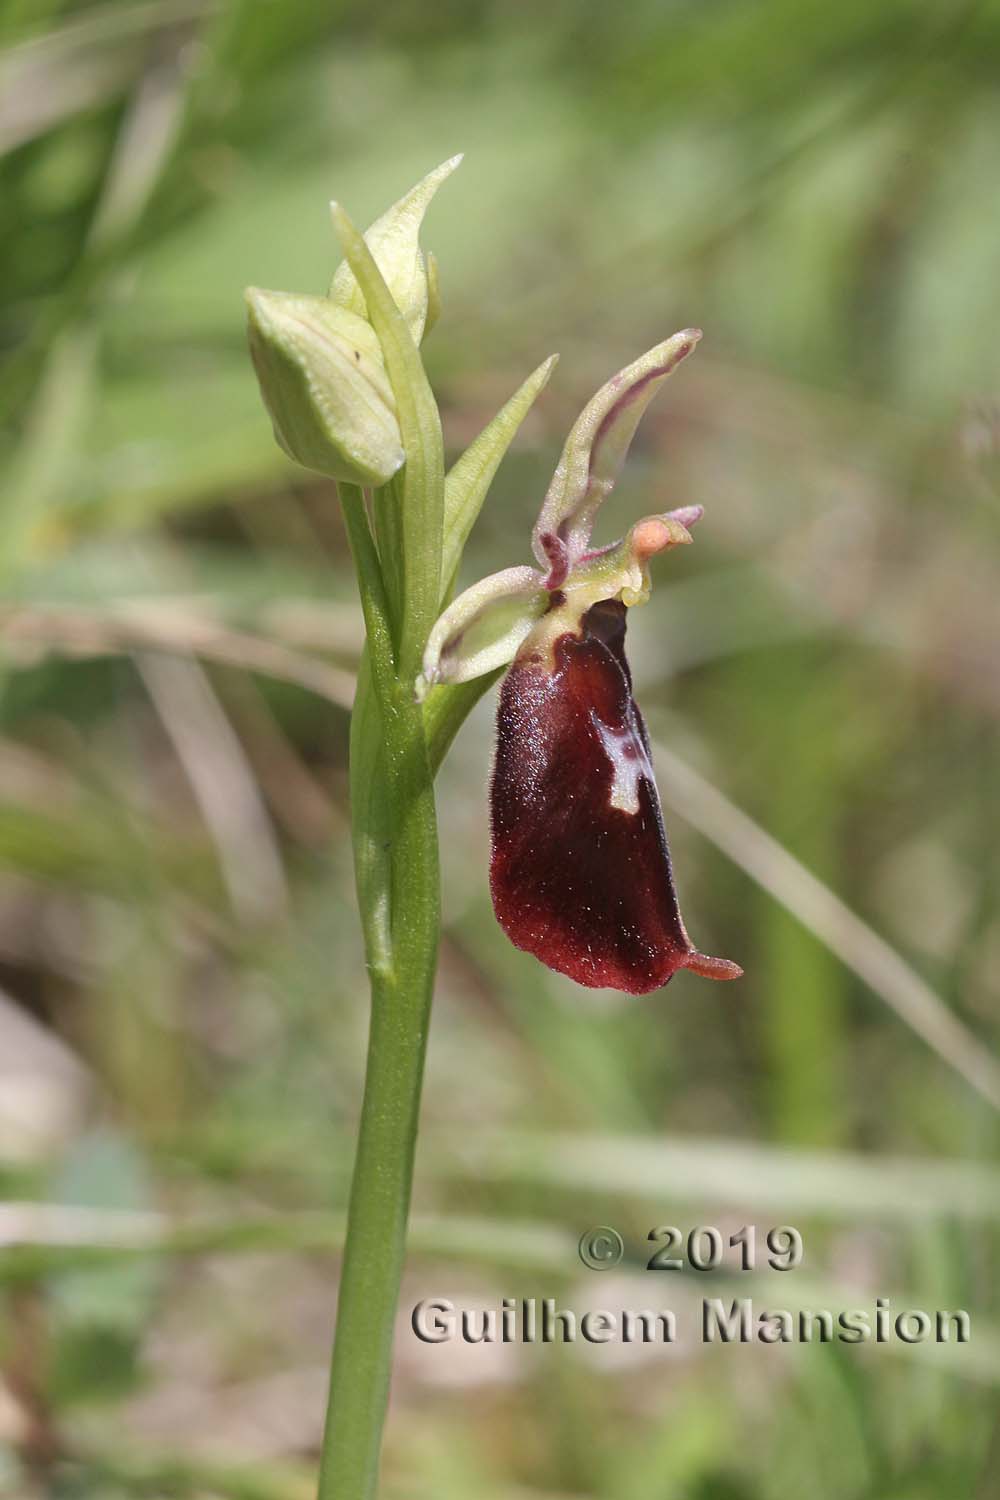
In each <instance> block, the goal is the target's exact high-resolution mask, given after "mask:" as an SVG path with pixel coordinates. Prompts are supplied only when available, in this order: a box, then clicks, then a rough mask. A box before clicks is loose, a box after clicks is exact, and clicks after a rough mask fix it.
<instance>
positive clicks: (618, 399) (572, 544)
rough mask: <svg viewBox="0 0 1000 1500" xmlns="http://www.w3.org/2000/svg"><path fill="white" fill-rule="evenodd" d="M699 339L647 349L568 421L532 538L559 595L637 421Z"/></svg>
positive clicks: (696, 334) (686, 334)
mask: <svg viewBox="0 0 1000 1500" xmlns="http://www.w3.org/2000/svg"><path fill="white" fill-rule="evenodd" d="M700 338H701V330H700V329H698V328H686V329H684V330H683V332H681V333H675V334H674V335H673V337H672V338H669V339H665V340H664V341H663V343H661V344H657V345H656V346H655V347H654V348H652V349H649V350H648V351H647V352H646V353H645V354H642V355H640V357H639V358H638V359H637V360H634V361H633V363H632V364H630V365H627V366H626V367H625V369H624V370H620V371H619V372H618V374H617V375H613V376H612V377H611V379H610V380H609V381H608V382H607V384H606V385H603V386H602V387H601V389H600V390H599V391H598V392H597V395H596V396H594V397H593V399H592V400H591V401H590V402H588V404H587V406H585V407H584V409H583V411H582V412H581V413H580V415H579V417H577V419H576V421H575V422H574V424H573V427H572V429H571V431H570V434H569V437H568V438H567V439H566V444H565V447H564V448H563V451H562V456H561V458H560V460H559V463H558V465H557V467H556V471H555V474H554V475H553V476H552V483H551V484H550V485H549V489H548V493H547V494H546V496H545V500H544V502H543V504H542V508H541V511H540V512H539V516H538V520H537V522H536V523H535V530H534V533H533V536H532V547H533V550H534V553H535V556H536V558H537V559H538V562H539V565H540V566H541V567H543V568H545V569H546V570H547V573H548V582H549V586H550V587H551V588H558V587H559V586H560V584H561V583H562V580H563V579H564V578H565V577H566V575H567V574H568V573H569V572H571V570H572V569H573V568H575V567H576V565H577V563H578V562H579V561H580V559H581V558H582V557H583V556H584V555H585V553H586V551H587V548H588V546H589V544H590V533H591V531H592V529H593V525H594V520H595V517H596V515H597V512H598V509H599V508H600V506H601V504H602V502H603V501H604V500H605V499H606V497H607V496H608V494H609V493H610V492H611V490H612V489H613V487H614V483H615V480H616V479H617V478H618V474H619V471H620V470H621V466H622V464H623V463H624V462H625V457H626V454H627V453H628V450H629V445H630V443H631V442H632V438H633V437H634V435H635V430H636V428H637V427H638V425H639V419H640V417H641V416H642V414H643V412H644V411H645V410H646V407H647V406H648V405H649V403H650V401H651V400H652V398H653V396H654V395H655V394H656V392H657V391H658V390H659V388H660V386H661V385H662V384H663V382H664V381H665V380H666V378H667V376H668V375H670V374H671V373H672V371H674V370H675V369H676V368H677V366H678V365H679V364H680V362H681V360H682V359H685V358H686V357H687V356H688V355H689V354H690V353H691V351H692V350H693V349H694V348H695V346H696V345H697V343H698V341H699V339H700Z"/></svg>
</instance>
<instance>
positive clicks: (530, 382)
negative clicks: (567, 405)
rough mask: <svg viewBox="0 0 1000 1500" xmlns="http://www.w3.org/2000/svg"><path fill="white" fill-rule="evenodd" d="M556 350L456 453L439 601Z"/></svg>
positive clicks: (447, 491) (447, 493)
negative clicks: (473, 437)
mask: <svg viewBox="0 0 1000 1500" xmlns="http://www.w3.org/2000/svg"><path fill="white" fill-rule="evenodd" d="M558 358H559V356H558V354H552V355H550V356H549V358H548V359H547V360H545V362H544V363H543V364H540V365H539V366H538V369H537V370H535V371H534V372H533V373H532V374H531V375H529V376H528V378H527V380H526V381H525V382H524V384H523V385H522V386H521V387H520V389H519V390H517V391H515V392H514V394H513V396H511V398H510V400H509V401H508V402H507V404H506V406H503V407H501V408H500V410H499V411H498V412H497V414H496V416H495V417H494V418H493V420H492V422H490V423H489V424H488V425H487V426H486V427H484V428H483V430H482V432H481V433H480V434H479V436H478V437H477V438H475V439H474V440H473V441H472V442H471V443H470V444H469V446H468V448H466V450H465V452H464V453H463V454H462V456H461V458H459V459H456V461H455V463H454V464H453V465H452V467H451V469H450V470H449V471H448V474H447V477H446V478H445V482H444V548H443V552H442V562H441V577H442V579H443V580H444V584H445V588H444V592H443V594H442V596H441V598H442V603H444V601H445V599H447V597H448V595H449V594H450V593H451V590H452V587H453V585H454V581H455V573H456V571H457V569H458V565H459V562H460V561H461V558H462V549H463V548H464V546H465V543H466V541H467V540H468V536H469V532H470V531H471V530H472V528H473V526H474V524H475V521H476V517H477V516H478V515H479V512H480V510H481V509H482V504H483V501H484V500H485V499H486V494H487V491H488V490H489V487H490V485H491V484H492V483H493V476H494V475H495V474H496V471H497V469H498V468H499V467H500V461H501V459H502V458H503V456H504V454H505V453H506V452H507V449H508V448H509V447H510V445H511V442H512V441H513V438H514V434H515V433H516V432H517V430H518V428H519V427H520V425H521V423H522V422H523V421H524V419H525V417H526V416H527V414H528V412H529V411H530V409H531V407H532V405H533V404H534V401H535V398H536V397H537V396H538V395H539V394H540V393H541V392H542V391H543V390H544V389H545V387H546V385H547V384H548V381H549V376H550V375H551V374H552V371H553V370H554V369H555V367H556V361H557V360H558Z"/></svg>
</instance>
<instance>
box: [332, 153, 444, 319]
mask: <svg viewBox="0 0 1000 1500" xmlns="http://www.w3.org/2000/svg"><path fill="white" fill-rule="evenodd" d="M461 160H462V158H461V156H453V157H452V158H451V159H450V160H449V161H446V162H442V164H441V166H439V167H435V169H434V171H433V172H428V174H427V176H426V177H425V178H423V180H422V181H420V182H418V183H417V185H416V187H413V188H411V189H410V191H409V192H408V193H405V194H404V195H403V197H402V198H400V200H399V202H398V203H394V204H393V205H392V207H391V208H388V209H386V211H385V213H384V214H382V216H381V217H380V218H378V219H376V220H375V223H374V224H373V225H372V226H371V228H370V229H366V230H365V239H366V241H367V242H368V248H369V250H370V251H371V253H372V255H373V257H374V260H375V264H376V265H377V266H378V268H379V270H380V271H381V272H382V275H383V277H384V279H385V284H386V286H387V287H388V288H389V290H390V292H391V293H392V296H393V300H394V302H395V303H396V306H397V307H398V308H399V310H400V312H401V313H402V314H403V317H404V318H405V319H406V324H407V327H408V328H409V330H410V334H411V336H412V338H413V342H414V343H415V344H419V343H420V340H421V339H422V338H423V336H424V334H425V333H426V332H428V331H429V329H430V326H431V324H432V323H433V322H434V321H435V319H436V318H437V315H438V312H439V311H440V299H439V296H438V288H437V268H436V267H435V266H434V265H433V264H431V265H428V263H427V261H425V259H424V256H423V252H422V251H421V249H420V243H419V235H420V225H421V224H422V222H423V217H424V214H425V213H426V212H427V205H428V204H429V203H430V201H431V199H432V198H433V197H434V194H435V193H436V192H437V190H438V188H439V187H440V186H441V184H442V182H444V180H445V178H446V177H450V176H451V174H452V172H454V170H455V168H456V167H457V166H458V164H459V162H460V161H461ZM428 260H430V261H433V257H428ZM330 300H331V302H334V303H336V305H337V306H338V307H345V308H347V309H348V311H349V312H353V313H357V314H358V316H359V317H362V318H363V317H366V316H367V313H368V309H367V307H366V305H365V299H364V296H363V295H362V292H361V288H360V287H359V286H358V283H357V281H356V280H355V276H354V272H353V271H352V270H351V268H350V266H349V265H348V264H347V262H346V260H345V261H341V263H340V265H339V266H338V267H337V269H336V271H335V273H334V277H333V282H332V283H331V286H330Z"/></svg>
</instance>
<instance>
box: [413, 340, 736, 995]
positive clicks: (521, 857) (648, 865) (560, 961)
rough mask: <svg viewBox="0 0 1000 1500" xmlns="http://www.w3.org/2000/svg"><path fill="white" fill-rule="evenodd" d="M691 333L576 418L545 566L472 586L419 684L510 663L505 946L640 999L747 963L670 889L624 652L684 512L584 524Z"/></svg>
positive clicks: (435, 640) (626, 373)
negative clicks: (625, 528)
mask: <svg viewBox="0 0 1000 1500" xmlns="http://www.w3.org/2000/svg"><path fill="white" fill-rule="evenodd" d="M699 338H700V333H699V332H698V331H697V330H696V329H687V330H685V332H683V333H679V334H675V335H674V337H673V338H672V339H668V340H666V341H665V342H664V343H663V344H659V345H657V346H656V348H654V349H651V350H650V351H649V352H648V353H647V354H645V355H643V356H642V357H641V358H640V359H638V360H636V361H635V363H634V364H632V365H629V366H628V367H627V369H625V370H623V371H621V372H620V374H618V375H616V376H615V377H614V378H613V379H612V380H610V381H609V382H608V384H607V385H605V386H604V387H602V389H601V390H600V391H599V392H598V393H597V395H596V396H595V397H594V399H593V401H591V402H590V404H589V405H588V406H587V407H586V408H585V410H584V411H583V413H582V414H581V416H580V417H579V419H578V420H577V422H576V423H575V425H574V427H573V429H572V431H571V433H570V435H569V438H568V439H567V442H566V446H565V448H564V449H563V453H562V457H561V459H560V461H559V465H558V467H557V469H556V472H555V475H554V477H553V480H552V483H551V485H550V486H549V490H548V493H547V495H546V497H545V500H544V502H543V505H542V509H541V512H540V515H539V518H538V523H537V525H536V527H535V531H534V536H533V545H534V551H535V556H536V558H537V559H538V562H539V564H541V567H540V568H531V567H515V568H508V569H506V570H505V571H504V572H502V573H496V574H493V575H492V576H491V577H489V578H486V579H484V580H482V582H480V583H478V584H476V585H474V586H473V587H472V588H471V589H468V590H466V592H465V593H464V594H462V595H460V597H459V598H458V599H456V600H455V601H454V603H453V604H451V605H450V606H449V608H448V609H446V610H445V612H444V614H443V615H442V616H441V619H440V620H439V621H438V623H437V625H436V626H435V628H434V630H433V631H432V633H431V636H430V639H429V641H428V645H427V651H426V654H425V657H424V664H423V681H422V684H421V687H422V690H423V691H426V690H427V688H428V687H430V686H432V685H433V684H434V683H437V682H462V681H465V680H467V679H469V678H472V677H475V676H478V675H480V674H481V673H484V672H489V671H492V670H494V669H496V668H497V667H499V666H503V665H505V664H507V663H509V662H512V663H513V665H512V666H511V667H510V670H509V671H508V673H507V675H506V677H505V679H504V682H503V685H502V688H501V691H500V701H499V705H498V712H497V752H496V759H495V762H494V767H493V777H492V783H491V792H490V798H491V811H492V854H491V864H490V886H491V891H492V895H493V905H494V910H495V911H496V914H497V918H498V920H499V922H500V925H501V926H502V927H503V929H504V931H505V932H506V933H507V935H508V936H509V937H510V939H511V941H512V942H513V943H514V944H515V945H516V946H517V947H519V948H523V949H525V950H527V951H528V952H529V953H533V954H535V956H536V957H537V958H539V959H541V960H542V962H543V963H545V964H547V965H548V966H549V967H550V968H552V969H556V970H558V971H559V972H561V973H563V974H568V975H569V976H570V977H571V978H572V979H575V980H576V981H577V982H578V983H580V984H584V985H589V986H609V987H611V988H614V989H619V990H624V991H627V992H628V993H631V994H642V993H645V992H647V991H649V990H653V989H656V988H658V987H659V986H661V985H664V984H666V983H667V981H668V980H669V979H670V978H671V976H672V975H673V974H675V973H676V972H677V970H678V969H690V970H692V971H693V972H695V973H697V974H702V975H704V976H705V977H706V978H710V979H735V978H738V977H739V975H740V974H741V973H742V970H741V969H740V968H739V966H738V965H737V964H734V963H731V962H730V961H729V960H727V959H721V958H710V957H708V956H707V955H706V954H703V953H699V952H698V950H697V949H696V948H695V947H694V944H693V943H692V942H691V940H690V938H689V937H688V935H687V932H686V930H685V927H684V923H683V921H682V920H681V915H680V910H679V908H678V904H677V896H676V892H675V890H674V883H673V874H672V870H671V864H670V854H669V850H668V847H667V840H666V834H665V832H664V827H663V818H662V814H661V811H660V801H659V796H658V793H657V790H656V782H655V780H654V776H653V768H652V764H651V761H650V752H649V737H648V734H647V732H646V726H645V724H644V722H643V718H642V715H641V713H640V711H639V708H638V706H637V704H636V702H635V700H634V698H633V695H632V679H631V675H630V673H629V668H628V663H627V661H626V659H625V622H626V614H627V610H628V608H629V607H630V606H632V605H635V604H640V603H644V602H645V601H646V600H647V599H648V597H649V590H650V578H649V559H650V558H651V557H652V556H654V555H655V554H656V553H658V552H663V551H666V550H668V549H669V548H671V547H675V546H678V545H683V544H686V543H688V542H690V541H691V536H690V532H689V530H688V528H689V527H690V526H691V525H693V524H694V522H695V521H697V520H698V519H699V518H700V516H701V514H702V511H701V507H700V506H689V507H686V508H684V509H682V510H676V511H671V512H667V513H665V514H663V515H657V516H647V517H646V518H645V519H644V520H642V521H639V522H638V523H637V524H636V525H635V526H633V527H632V529H631V531H630V532H629V533H628V534H627V536H625V537H624V538H623V539H622V540H621V541H620V542H616V543H614V544H613V545H611V546H610V547H604V548H601V549H598V550H596V551H592V550H590V533H591V530H592V527H593V524H594V520H595V518H596V515H597V511H598V508H599V506H600V505H601V503H602V501H603V500H604V499H605V497H606V496H607V494H608V493H609V492H610V490H611V489H612V487H613V485H614V482H615V479H616V478H617V475H618V472H619V470H620V468H621V465H622V463H623V462H624V460H625V456H626V453H627V451H628V447H629V444H630V442H631V440H632V437H633V434H634V433H635V429H636V427H637V425H638V422H639V419H640V417H641V416H642V413H643V411H644V410H645V408H646V406H647V405H648V403H649V401H650V400H651V399H652V396H653V395H654V394H655V392H656V390H657V389H658V388H659V386H660V385H661V384H662V382H663V381H664V380H665V379H666V377H667V376H668V375H669V374H670V373H671V371H672V370H673V369H674V368H675V367H676V366H677V365H678V364H679V363H680V361H681V360H682V359H684V358H685V357H686V356H687V355H688V354H689V353H690V352H691V350H692V349H693V348H694V347H695V345H696V343H697V341H698V339H699Z"/></svg>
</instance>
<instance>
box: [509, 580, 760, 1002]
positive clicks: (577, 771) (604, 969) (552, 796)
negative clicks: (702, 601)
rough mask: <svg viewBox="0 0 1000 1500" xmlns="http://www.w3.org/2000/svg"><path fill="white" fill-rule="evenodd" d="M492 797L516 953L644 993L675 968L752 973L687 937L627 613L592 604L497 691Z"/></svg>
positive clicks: (719, 975) (582, 978)
mask: <svg viewBox="0 0 1000 1500" xmlns="http://www.w3.org/2000/svg"><path fill="white" fill-rule="evenodd" d="M553 668H554V669H553ZM491 798H492V815H493V853H492V861H491V867H490V884H491V888H492V892H493V905H494V908H495V910H496V914H497V919H498V921H499V922H500V925H501V926H502V927H503V929H504V931H505V932H506V933H507V935H508V937H509V938H510V939H511V941H512V942H513V943H514V944H515V945H516V946H517V947H518V948H524V949H526V950H527V951H528V952H529V953H533V954H534V955H535V956H536V958H540V959H541V960H542V962H543V963H545V964H547V965H548V966H549V968H551V969H557V970H559V972H560V973H563V974H568V975H569V976H570V978H571V979H575V980H576V981H577V983H579V984H584V985H589V986H592V987H596V986H602V985H606V986H608V987H610V988H613V989H618V990H625V991H627V992H628V993H630V994H635V995H638V994H645V993H646V992H647V991H649V990H654V989H657V988H658V987H659V986H660V985H664V984H666V983H667V981H668V979H670V977H671V975H673V974H675V973H676V972H677V970H678V969H684V968H688V969H692V970H693V971H694V972H696V973H699V974H704V975H706V976H707V977H708V978H712V979H735V978H737V977H738V976H739V974H740V973H741V972H742V971H741V970H740V968H739V967H738V965H736V964H733V963H730V962H729V961H728V960H726V959H716V958H709V957H708V956H707V955H705V954H702V953H698V952H697V951H696V950H695V948H694V947H693V945H692V943H691V940H690V938H689V937H688V935H687V933H686V931H685V930H684V923H683V922H682V920H681V915H680V911H679V909H678V906H677V896H676V893H675V891H674V884H673V876H672V873H671V868H670V854H669V851H668V849H667V840H666V835H665V833H664V830H663V819H662V816H661V814H660V801H659V797H658V795H657V791H656V784H655V782H654V780H653V771H652V766H651V764H650V759H649V737H648V735H647V733H646V726H645V724H644V723H643V720H642V715H641V714H640V712H639V709H638V708H637V706H636V704H635V702H634V700H633V698H632V681H631V676H630V674H629V669H628V664H627V662H626V660H625V606H624V605H623V604H620V603H618V602H617V601H608V602H606V603H602V604H597V605H594V607H593V608H592V609H590V610H589V611H588V613H587V614H586V615H585V616H584V618H583V629H582V633H581V634H580V635H572V634H566V635H562V636H560V637H559V638H558V640H557V641H556V643H555V646H554V649H553V657H552V659H546V658H545V657H544V656H543V655H542V653H541V652H532V651H531V649H530V641H529V642H528V643H527V645H526V646H525V648H523V649H522V652H521V654H520V655H519V657H518V659H517V660H516V661H515V663H514V665H513V666H512V667H511V669H510V671H509V672H508V674H507V677H506V678H505V680H504V684H503V687H502V689H501V693H500V705H499V711H498V716H497V753H496V760H495V762H494V767H493V784H492V791H491Z"/></svg>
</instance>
